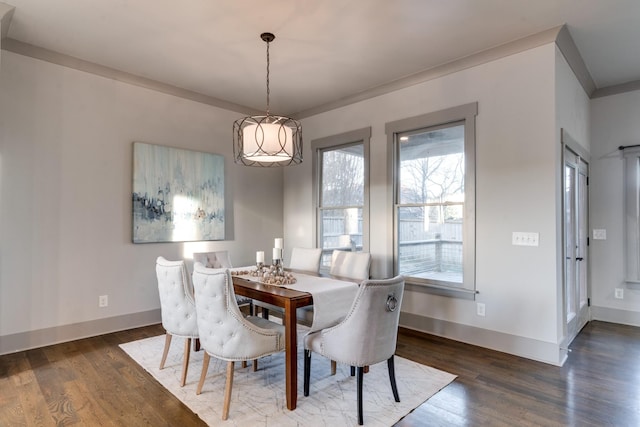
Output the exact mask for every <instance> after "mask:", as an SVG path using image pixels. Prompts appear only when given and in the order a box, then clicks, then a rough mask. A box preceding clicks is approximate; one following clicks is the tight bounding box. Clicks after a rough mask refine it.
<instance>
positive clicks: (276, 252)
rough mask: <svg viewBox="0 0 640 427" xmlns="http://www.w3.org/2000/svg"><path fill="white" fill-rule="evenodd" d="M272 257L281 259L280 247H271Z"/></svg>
mask: <svg viewBox="0 0 640 427" xmlns="http://www.w3.org/2000/svg"><path fill="white" fill-rule="evenodd" d="M273 259H282V249H280V248H273Z"/></svg>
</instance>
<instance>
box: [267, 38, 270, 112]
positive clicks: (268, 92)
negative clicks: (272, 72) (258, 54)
mask: <svg viewBox="0 0 640 427" xmlns="http://www.w3.org/2000/svg"><path fill="white" fill-rule="evenodd" d="M269 94H270V91H269V42H268V41H267V117H269Z"/></svg>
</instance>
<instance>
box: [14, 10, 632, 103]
mask: <svg viewBox="0 0 640 427" xmlns="http://www.w3.org/2000/svg"><path fill="white" fill-rule="evenodd" d="M4 1H5V3H7V4H9V5H11V6H15V11H14V15H13V18H12V19H11V21H10V26H9V31H8V37H9V38H12V39H15V40H18V41H21V42H24V43H29V44H32V45H35V46H39V47H42V48H46V49H49V50H52V51H55V52H59V53H62V54H66V55H70V56H74V57H77V58H81V59H84V60H86V61H90V62H93V63H97V64H100V65H103V66H107V67H111V68H115V69H118V70H121V71H125V72H128V73H132V74H134V75H138V76H141V77H146V78H150V79H153V80H156V81H159V82H162V83H166V84H170V85H173V86H176V87H179V88H183V89H187V90H191V91H194V92H198V93H202V94H205V95H207V96H211V97H215V98H218V99H220V100H224V101H228V102H232V103H235V104H239V105H242V106H246V107H250V108H252V109H256V110H262V111H264V109H265V106H266V87H265V85H266V83H265V79H266V45H265V43H264V42H263V41H262V40H260V38H259V35H260V33H262V32H265V31H269V32H273V33H274V34H275V35H276V40H275V41H274V42H273V43H272V44H271V48H270V50H271V76H270V77H271V83H270V85H271V111H272V112H273V113H277V114H294V113H297V112H301V111H305V110H308V109H311V108H316V107H318V106H321V105H324V104H327V103H331V102H335V101H337V100H339V99H342V98H345V97H350V96H353V95H355V94H358V93H361V92H363V91H367V90H369V89H372V88H375V87H378V86H380V85H383V84H386V83H389V82H391V81H394V80H397V79H401V78H403V77H406V76H409V75H412V74H415V73H417V72H420V71H424V70H428V69H431V68H433V67H436V66H438V65H442V64H445V63H448V62H451V61H453V60H456V59H459V58H462V57H465V56H468V55H471V54H473V53H477V52H480V51H483V50H486V49H489V48H492V47H495V46H498V45H501V44H504V43H508V42H510V41H514V40H517V39H520V38H523V37H526V36H529V35H532V34H535V33H538V32H541V31H544V30H547V29H550V28H553V27H556V26H559V25H562V24H567V26H568V29H569V32H570V33H571V36H572V37H573V39H574V41H575V43H576V45H577V47H578V50H579V51H580V53H581V55H582V58H583V59H584V61H585V63H586V66H587V68H588V70H589V72H590V74H591V77H592V78H593V80H594V82H595V84H596V87H598V88H602V87H608V86H612V85H617V84H622V83H626V82H630V81H636V80H640V54H638V44H639V43H640V1H639V0H351V1H349V0H313V1H312V0H307V1H303V0H271V1H268V2H267V1H257V0H188V1H167V0H55V1H52V0H4Z"/></svg>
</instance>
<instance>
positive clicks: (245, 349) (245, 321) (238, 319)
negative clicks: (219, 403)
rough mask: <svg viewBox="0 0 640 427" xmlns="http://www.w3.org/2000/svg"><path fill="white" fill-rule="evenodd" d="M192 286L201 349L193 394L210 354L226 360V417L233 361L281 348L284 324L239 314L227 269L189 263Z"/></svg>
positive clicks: (281, 349)
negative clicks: (200, 361) (191, 272)
mask: <svg viewBox="0 0 640 427" xmlns="http://www.w3.org/2000/svg"><path fill="white" fill-rule="evenodd" d="M193 286H194V288H195V298H196V308H197V313H198V328H199V330H200V342H201V344H202V347H203V348H204V350H205V354H204V357H203V359H202V373H201V374H200V382H199V383H198V388H197V389H196V394H200V393H201V392H202V387H203V385H204V380H205V378H206V376H207V370H208V369H209V360H210V359H211V356H213V357H216V358H218V359H222V360H226V361H227V381H226V383H225V390H224V402H223V407H222V419H223V420H226V419H227V417H228V416H229V407H230V405H231V389H232V387H233V370H234V363H235V362H236V361H243V362H245V361H247V360H253V368H254V370H256V368H257V366H258V365H257V359H258V358H259V357H262V356H268V355H270V354H273V353H277V352H280V351H283V350H284V339H283V337H284V327H283V326H282V325H279V324H277V323H274V322H270V321H269V320H267V319H262V318H260V317H254V316H247V317H243V316H242V313H240V309H239V308H238V303H237V301H236V296H235V294H234V292H233V281H232V278H231V273H230V272H229V270H226V269H225V270H223V269H211V268H206V267H205V266H204V265H203V264H202V263H199V262H196V263H195V264H194V265H193Z"/></svg>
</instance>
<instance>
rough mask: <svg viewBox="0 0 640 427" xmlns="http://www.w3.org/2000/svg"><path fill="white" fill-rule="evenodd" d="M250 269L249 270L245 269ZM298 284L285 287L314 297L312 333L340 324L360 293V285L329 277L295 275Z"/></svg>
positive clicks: (250, 278) (254, 278) (250, 277)
mask: <svg viewBox="0 0 640 427" xmlns="http://www.w3.org/2000/svg"><path fill="white" fill-rule="evenodd" d="M245 269H248V268H245ZM233 270H240V269H233ZM293 276H294V277H295V278H296V280H297V282H296V283H294V284H293V285H284V286H279V287H284V288H288V289H293V290H296V291H301V292H309V293H310V294H311V296H312V297H313V323H312V324H311V331H310V332H313V331H318V330H320V329H324V328H328V327H330V326H333V325H336V324H338V323H339V322H340V321H341V320H342V319H344V317H345V316H346V315H347V312H348V311H349V309H350V308H351V305H352V304H353V300H354V299H355V297H356V293H357V292H358V284H357V283H354V282H346V281H343V280H336V279H330V278H328V277H316V276H310V275H307V274H301V273H293ZM241 277H242V278H244V279H248V280H252V281H254V282H260V278H259V277H253V276H249V275H244V276H241Z"/></svg>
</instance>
